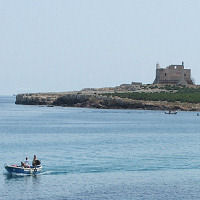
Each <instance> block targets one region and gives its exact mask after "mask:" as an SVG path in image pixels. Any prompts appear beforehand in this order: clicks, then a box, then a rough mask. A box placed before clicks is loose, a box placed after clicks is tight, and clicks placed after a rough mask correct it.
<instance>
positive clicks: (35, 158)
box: [32, 155, 37, 166]
mask: <svg viewBox="0 0 200 200" xmlns="http://www.w3.org/2000/svg"><path fill="white" fill-rule="evenodd" d="M36 160H37V157H36V155H34V156H33V162H32V165H33V166H36V165H37V164H36Z"/></svg>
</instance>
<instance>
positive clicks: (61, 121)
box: [0, 96, 200, 200]
mask: <svg viewBox="0 0 200 200" xmlns="http://www.w3.org/2000/svg"><path fill="white" fill-rule="evenodd" d="M34 154H35V155H37V157H38V159H40V160H41V163H42V166H43V171H42V173H41V174H38V175H36V176H32V175H9V174H7V173H6V170H5V168H4V165H6V164H17V165H20V163H21V161H24V160H25V157H26V156H27V157H28V158H29V160H30V162H31V161H32V159H33V155H34ZM32 199H34V200H35V199H37V200H51V199H52V200H173V199H174V200H179V199H180V200H183V199H187V200H192V199H200V117H198V116H197V112H178V113H177V114H176V115H167V114H165V113H164V111H147V110H118V109H116V110H113V109H88V108H69V107H46V106H31V105H30V106H29V105H15V97H14V96H0V200H32Z"/></svg>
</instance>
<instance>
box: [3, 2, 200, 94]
mask: <svg viewBox="0 0 200 200" xmlns="http://www.w3.org/2000/svg"><path fill="white" fill-rule="evenodd" d="M199 20H200V1H199V0H0V94H16V93H22V92H51V91H69V90H77V89H82V88H86V87H106V86H116V85H119V84H122V83H130V82H132V81H141V82H143V83H152V82H153V80H154V78H155V65H156V62H159V63H160V65H161V66H163V67H165V66H166V65H169V64H179V63H181V62H182V60H183V61H184V62H185V67H186V68H187V67H188V68H191V69H192V77H193V78H194V79H195V81H196V83H198V84H199V83H200V64H199V63H200V22H199Z"/></svg>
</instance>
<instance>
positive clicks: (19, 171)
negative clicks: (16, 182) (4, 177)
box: [5, 165, 42, 175]
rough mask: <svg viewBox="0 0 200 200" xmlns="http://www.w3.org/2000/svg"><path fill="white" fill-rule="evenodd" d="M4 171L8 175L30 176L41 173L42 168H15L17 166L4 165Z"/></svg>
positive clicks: (38, 166) (39, 166)
mask: <svg viewBox="0 0 200 200" xmlns="http://www.w3.org/2000/svg"><path fill="white" fill-rule="evenodd" d="M5 169H6V170H7V171H8V173H10V174H30V175H31V174H32V175H36V174H39V173H40V172H41V171H42V166H41V165H37V166H30V167H23V166H17V165H5Z"/></svg>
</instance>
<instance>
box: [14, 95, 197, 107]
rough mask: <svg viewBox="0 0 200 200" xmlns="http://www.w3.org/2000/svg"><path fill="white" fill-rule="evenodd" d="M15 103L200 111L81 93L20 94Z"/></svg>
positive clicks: (153, 102)
mask: <svg viewBox="0 0 200 200" xmlns="http://www.w3.org/2000/svg"><path fill="white" fill-rule="evenodd" d="M15 103H16V104H22V105H46V106H50V107H51V106H63V107H84V108H101V109H142V110H184V111H200V104H199V103H197V104H194V103H180V102H166V101H143V100H133V99H128V98H120V97H112V96H106V95H103V94H80V93H79V92H73V93H33V94H18V95H17V96H16V102H15Z"/></svg>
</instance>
